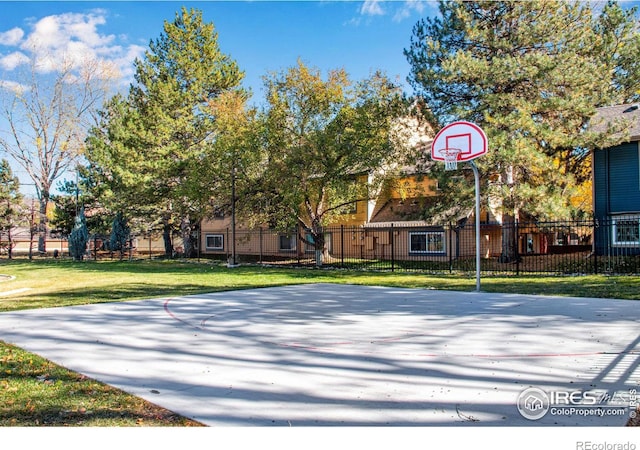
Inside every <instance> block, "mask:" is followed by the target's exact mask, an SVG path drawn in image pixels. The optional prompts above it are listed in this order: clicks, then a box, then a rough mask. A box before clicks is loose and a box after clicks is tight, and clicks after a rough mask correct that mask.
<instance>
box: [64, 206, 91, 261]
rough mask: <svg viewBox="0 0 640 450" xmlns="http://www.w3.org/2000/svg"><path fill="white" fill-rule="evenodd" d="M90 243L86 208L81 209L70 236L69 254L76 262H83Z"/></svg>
mask: <svg viewBox="0 0 640 450" xmlns="http://www.w3.org/2000/svg"><path fill="white" fill-rule="evenodd" d="M88 242H89V230H88V229H87V220H86V218H85V215H84V208H81V209H80V213H79V214H78V215H77V216H76V221H75V225H74V227H73V230H72V231H71V235H70V236H69V253H70V254H71V256H72V257H73V259H74V260H75V261H82V260H83V259H84V255H85V253H86V251H87V243H88Z"/></svg>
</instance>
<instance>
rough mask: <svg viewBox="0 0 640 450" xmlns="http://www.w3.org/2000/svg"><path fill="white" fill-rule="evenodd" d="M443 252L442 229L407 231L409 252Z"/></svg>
mask: <svg viewBox="0 0 640 450" xmlns="http://www.w3.org/2000/svg"><path fill="white" fill-rule="evenodd" d="M444 252H445V247H444V231H413V232H410V233H409V254H433V253H439V254H442V253H444Z"/></svg>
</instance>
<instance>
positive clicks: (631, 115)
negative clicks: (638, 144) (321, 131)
mask: <svg viewBox="0 0 640 450" xmlns="http://www.w3.org/2000/svg"><path fill="white" fill-rule="evenodd" d="M591 129H592V131H595V132H598V133H603V132H606V131H608V130H612V135H611V137H612V138H619V139H620V140H624V141H629V142H633V141H640V104H639V103H627V104H624V105H616V106H605V107H602V108H597V109H596V114H595V116H593V118H592V119H591Z"/></svg>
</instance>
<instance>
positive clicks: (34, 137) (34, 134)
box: [0, 53, 114, 252]
mask: <svg viewBox="0 0 640 450" xmlns="http://www.w3.org/2000/svg"><path fill="white" fill-rule="evenodd" d="M34 54H35V53H34ZM58 63H59V64H57V65H56V66H55V69H56V70H55V71H53V72H52V71H49V70H46V71H45V70H44V69H43V68H42V67H40V66H39V65H38V63H37V61H36V57H35V56H34V57H33V59H32V61H31V64H30V71H29V72H27V73H25V74H24V75H23V76H22V77H19V79H20V80H21V82H20V83H17V82H16V83H4V84H2V85H0V100H1V102H0V108H1V110H0V118H1V119H2V120H4V121H6V123H7V124H8V130H7V132H5V133H0V149H1V150H4V151H6V152H7V154H8V155H10V156H11V157H12V159H13V160H14V161H16V162H17V164H18V165H20V167H22V168H23V169H24V170H25V172H26V173H27V174H28V176H29V178H30V179H31V180H32V181H33V183H34V186H35V190H36V195H37V198H38V201H39V205H40V208H39V212H40V214H39V216H40V217H39V221H38V224H39V230H38V235H39V236H38V250H39V251H40V252H46V237H47V233H48V231H49V220H48V217H47V211H48V207H49V203H50V200H51V193H52V188H53V186H54V184H55V182H56V180H58V179H59V178H60V177H61V176H63V175H64V173H65V172H66V171H67V170H69V169H73V168H74V166H75V165H76V164H77V162H78V160H79V158H80V157H81V155H82V153H83V150H84V139H85V137H86V133H87V130H88V128H89V127H90V126H91V124H92V123H93V118H94V114H95V112H96V111H97V109H98V108H99V107H100V105H101V102H102V100H103V99H104V96H105V95H106V93H107V92H108V90H109V88H110V87H111V80H112V79H113V75H114V72H113V68H112V67H111V66H109V65H106V64H105V63H101V62H98V61H94V60H86V61H85V63H84V65H83V66H82V67H80V68H79V69H78V67H77V61H76V62H74V63H71V62H68V63H67V62H65V61H59V62H58Z"/></svg>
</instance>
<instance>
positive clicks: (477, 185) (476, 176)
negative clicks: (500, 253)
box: [469, 160, 480, 292]
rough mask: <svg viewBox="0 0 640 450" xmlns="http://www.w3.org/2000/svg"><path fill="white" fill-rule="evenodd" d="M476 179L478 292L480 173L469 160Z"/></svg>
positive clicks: (478, 277) (477, 266)
mask: <svg viewBox="0 0 640 450" xmlns="http://www.w3.org/2000/svg"><path fill="white" fill-rule="evenodd" d="M469 163H470V164H471V168H472V169H473V177H474V178H475V181H476V292H480V174H479V173H478V167H477V166H476V163H475V161H473V160H472V161H470V162H469Z"/></svg>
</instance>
